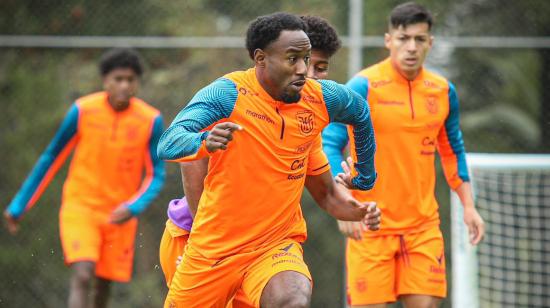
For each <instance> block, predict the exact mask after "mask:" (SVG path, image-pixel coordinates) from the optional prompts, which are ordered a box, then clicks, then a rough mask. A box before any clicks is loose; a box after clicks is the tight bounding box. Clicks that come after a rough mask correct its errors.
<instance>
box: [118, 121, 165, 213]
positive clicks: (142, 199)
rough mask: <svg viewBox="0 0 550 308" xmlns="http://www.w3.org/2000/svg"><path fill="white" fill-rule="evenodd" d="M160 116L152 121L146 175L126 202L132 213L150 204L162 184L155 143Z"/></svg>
mask: <svg viewBox="0 0 550 308" xmlns="http://www.w3.org/2000/svg"><path fill="white" fill-rule="evenodd" d="M163 129H164V128H163V124H162V116H160V115H159V116H157V117H156V118H155V121H154V122H153V128H152V132H151V139H150V140H149V147H148V149H147V152H148V153H147V154H148V155H147V156H148V159H149V161H148V162H147V163H146V176H145V179H144V181H143V184H142V187H141V189H140V190H139V192H138V193H137V194H136V196H134V197H133V198H132V199H131V200H130V201H129V202H128V203H127V207H128V209H129V210H130V212H131V213H132V215H134V216H135V215H139V214H141V213H142V212H143V211H145V209H147V207H148V206H149V205H150V204H151V202H152V201H153V199H155V198H156V197H157V196H158V194H159V193H160V191H161V190H162V186H163V185H164V179H165V171H164V162H163V161H162V160H161V159H160V158H159V157H158V155H157V145H158V141H159V139H160V136H161V134H162V131H163Z"/></svg>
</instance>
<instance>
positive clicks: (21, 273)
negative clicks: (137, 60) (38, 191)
mask: <svg viewBox="0 0 550 308" xmlns="http://www.w3.org/2000/svg"><path fill="white" fill-rule="evenodd" d="M401 2H403V1H394V0H392V1H389V0H364V1H361V0H351V1H348V0H332V1H330V0H304V1H295V0H280V1H270V0H233V1H216V0H187V1H182V0H177V1H175V0H154V1H153V0H139V1H137V0H133V1H130V0H118V1H89V0H65V1H54V0H52V1H36V0H17V1H16V0H0V106H1V107H2V109H1V110H2V111H1V112H0V132H1V133H0V161H3V162H4V165H3V167H2V168H0V204H2V205H3V207H5V206H7V205H8V204H9V202H10V201H11V199H12V198H13V196H14V195H15V193H16V192H17V190H18V189H19V187H20V185H21V184H22V182H23V181H24V179H25V177H26V176H27V174H28V173H29V171H30V170H31V168H32V166H33V164H34V163H35V162H36V160H37V159H38V157H39V155H40V154H41V152H42V151H43V150H44V149H45V147H46V145H47V144H48V143H49V141H50V140H51V138H52V137H53V135H54V133H55V130H56V129H57V128H58V125H59V123H60V121H61V119H62V118H63V116H64V114H65V112H66V111H67V109H68V108H69V106H70V104H71V103H72V102H73V101H74V99H76V98H78V97H79V96H82V95H85V94H88V93H91V92H95V91H98V90H101V79H100V77H99V73H98V69H97V63H98V59H99V56H100V55H101V53H102V52H104V51H105V49H106V48H108V47H112V46H133V47H136V48H138V50H139V51H140V52H141V53H142V56H143V59H144V62H145V63H146V72H145V74H144V78H143V80H142V85H141V90H140V93H139V95H138V96H139V97H141V98H143V99H144V100H146V101H148V102H150V103H151V104H152V105H154V106H155V107H157V108H158V109H160V110H161V111H162V113H163V115H164V118H165V121H166V123H165V125H166V126H167V125H169V123H170V122H171V121H172V119H173V118H174V116H175V115H176V114H177V112H179V111H180V110H181V108H183V107H184V106H185V105H186V104H187V102H188V101H189V100H190V98H191V97H192V96H193V95H194V93H195V92H196V91H197V90H199V89H200V88H201V87H202V86H204V85H206V84H208V83H209V82H211V81H212V80H214V79H215V78H217V77H219V76H221V75H223V74H225V73H228V72H231V71H234V70H239V69H245V68H248V67H250V66H252V62H251V60H250V59H249V58H248V54H247V52H246V51H245V49H244V38H243V35H244V33H245V30H246V27H247V24H248V22H249V21H251V20H252V19H254V18H255V17H257V16H259V15H263V14H269V13H273V12H276V11H287V12H292V13H298V14H310V15H320V16H322V17H324V18H326V19H328V20H329V21H330V22H331V23H332V24H333V25H334V26H335V27H336V28H337V30H338V32H339V34H340V35H341V36H342V38H343V41H344V48H342V49H341V50H340V51H339V52H338V53H337V54H336V55H335V56H334V57H333V61H332V63H331V71H330V74H331V79H334V80H336V81H339V82H341V83H345V82H346V81H347V79H348V78H349V77H350V76H351V74H353V73H355V72H357V71H358V70H359V69H360V68H362V67H365V66H368V65H371V64H374V63H375V62H377V61H380V60H382V59H384V58H385V57H386V56H387V52H386V50H385V49H384V48H383V47H382V37H383V34H384V32H385V30H386V27H387V26H386V24H387V21H386V16H387V15H388V14H389V12H390V10H391V8H392V7H394V6H395V5H397V4H399V3H401ZM417 2H418V3H421V4H424V5H426V6H427V7H428V8H429V9H431V11H432V12H433V13H434V14H435V16H436V24H435V27H434V29H433V31H434V34H435V36H436V40H435V43H434V48H433V50H432V52H431V54H430V56H429V57H428V63H427V64H428V67H430V68H431V69H433V70H435V71H437V72H439V73H440V74H442V75H443V76H445V77H447V78H449V79H450V80H452V81H453V82H454V83H455V85H456V87H457V90H458V94H459V99H460V102H461V125H462V129H463V133H464V138H465V143H466V149H467V150H468V151H469V152H488V153H549V152H550V14H549V13H550V2H549V1H545V0H524V1H511V0H463V1H450V0H437V1H436V0H419V1H417ZM66 165H68V164H66ZM66 170H67V167H66V166H65V168H63V169H62V170H61V172H60V173H59V174H58V175H57V176H56V178H55V180H54V181H53V182H52V184H51V185H50V186H49V188H48V189H47V190H46V192H45V193H44V195H43V197H42V198H41V200H40V201H39V202H38V204H37V205H36V207H35V208H33V210H32V211H30V212H29V213H27V214H26V215H25V216H24V220H23V221H22V224H21V230H20V232H19V234H17V235H16V236H11V235H9V234H8V233H7V232H6V231H5V229H2V231H0V243H1V246H0V277H1V278H0V307H63V306H65V305H66V298H67V294H68V285H69V283H68V278H69V269H67V268H66V267H65V266H64V263H63V254H62V251H61V245H60V242H59V236H58V234H59V232H58V231H59V230H58V228H59V227H58V211H59V205H60V195H61V187H62V183H63V180H64V177H65V175H66ZM438 172H439V173H440V174H439V177H438V178H439V181H438V187H437V192H436V193H437V196H438V200H439V201H440V213H441V217H442V229H443V231H444V234H445V237H446V248H447V260H448V281H449V296H448V299H447V300H445V302H444V303H443V306H444V307H450V305H451V301H450V297H451V296H452V294H451V292H450V291H451V285H450V284H451V276H450V273H451V269H452V265H453V262H452V259H451V255H450V247H451V242H450V240H451V239H450V237H449V220H450V218H449V215H450V214H449V192H448V187H447V186H446V183H445V181H444V177H443V176H442V174H441V170H440V168H439V171H438ZM167 173H168V177H167V181H166V185H165V188H164V190H163V192H162V193H161V195H160V197H159V198H157V199H156V200H155V202H154V203H153V204H152V205H151V206H150V208H149V209H148V210H147V211H146V213H145V214H144V215H142V217H141V220H140V225H139V231H138V235H137V241H136V256H135V269H134V278H133V280H132V282H131V283H130V284H118V285H116V287H115V288H114V291H113V296H112V299H111V307H160V306H161V303H162V302H163V299H164V296H165V293H166V287H165V284H164V279H163V275H162V271H161V270H160V267H159V262H158V245H159V242H160V237H161V234H162V231H163V230H164V223H165V221H166V207H167V203H168V201H169V200H170V199H172V198H175V197H179V196H181V195H182V188H181V180H180V175H179V168H178V166H177V165H176V164H168V165H167ZM2 210H3V208H2ZM303 210H304V212H305V215H306V220H307V222H308V229H309V239H308V241H307V243H306V244H305V258H306V259H307V262H308V264H309V266H310V269H311V272H312V274H313V277H314V279H315V283H314V292H313V304H312V306H313V307H342V306H343V303H344V302H345V290H344V285H343V282H344V273H343V269H344V258H343V257H344V238H343V237H342V236H341V235H340V234H339V232H338V229H337V227H336V223H335V221H334V220H333V219H331V218H330V217H329V216H328V215H327V214H325V213H324V212H322V211H321V210H319V209H318V208H317V207H316V205H315V204H314V203H313V202H312V201H311V198H310V197H309V195H308V194H307V193H305V194H304V198H303Z"/></svg>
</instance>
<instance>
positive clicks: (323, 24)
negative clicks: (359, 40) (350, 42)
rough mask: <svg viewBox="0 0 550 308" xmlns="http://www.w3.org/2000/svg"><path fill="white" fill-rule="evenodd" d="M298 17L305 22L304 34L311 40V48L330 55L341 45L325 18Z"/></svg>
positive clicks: (336, 34)
mask: <svg viewBox="0 0 550 308" xmlns="http://www.w3.org/2000/svg"><path fill="white" fill-rule="evenodd" d="M300 18H301V19H302V20H303V21H304V22H305V23H306V34H307V36H308V37H309V41H310V42H311V49H317V50H320V51H321V52H323V53H325V54H326V55H327V56H329V57H332V55H334V54H335V53H336V51H338V49H340V47H342V42H341V41H340V39H339V38H338V33H337V32H336V30H335V29H334V28H333V27H332V26H331V25H330V23H329V22H328V21H327V20H326V19H324V18H322V17H319V16H310V15H304V16H300Z"/></svg>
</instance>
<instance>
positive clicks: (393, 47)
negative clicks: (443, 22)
mask: <svg viewBox="0 0 550 308" xmlns="http://www.w3.org/2000/svg"><path fill="white" fill-rule="evenodd" d="M384 41H385V45H386V48H388V49H389V50H390V58H391V60H392V63H393V65H394V67H395V68H396V69H397V70H398V71H399V72H400V73H401V74H402V75H403V76H405V77H406V78H407V79H409V80H412V79H414V78H415V77H416V76H417V75H418V73H419V72H420V70H421V69H422V65H423V64H424V60H425V59H426V56H427V55H428V52H429V51H430V49H431V48H432V42H433V36H432V35H431V34H430V29H429V26H428V23H425V22H423V23H417V24H412V25H408V26H407V27H403V26H399V28H397V29H390V32H389V33H386V35H385V37H384Z"/></svg>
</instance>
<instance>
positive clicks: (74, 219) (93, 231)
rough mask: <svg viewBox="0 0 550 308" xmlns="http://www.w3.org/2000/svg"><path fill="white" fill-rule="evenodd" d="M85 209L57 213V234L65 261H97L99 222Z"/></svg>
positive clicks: (99, 243)
mask: <svg viewBox="0 0 550 308" xmlns="http://www.w3.org/2000/svg"><path fill="white" fill-rule="evenodd" d="M90 214H91V213H88V211H87V210H86V209H82V210H66V209H63V210H61V211H60V213H59V235H60V238H61V246H62V247H63V254H64V257H65V263H67V264H72V263H75V262H82V261H86V262H88V261H89V262H94V263H95V262H97V261H98V260H99V256H100V252H101V228H100V222H99V221H98V219H97V218H96V217H95V216H94V215H90Z"/></svg>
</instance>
